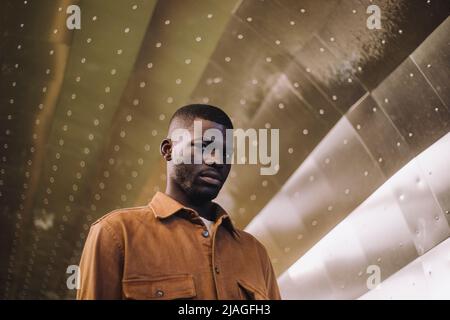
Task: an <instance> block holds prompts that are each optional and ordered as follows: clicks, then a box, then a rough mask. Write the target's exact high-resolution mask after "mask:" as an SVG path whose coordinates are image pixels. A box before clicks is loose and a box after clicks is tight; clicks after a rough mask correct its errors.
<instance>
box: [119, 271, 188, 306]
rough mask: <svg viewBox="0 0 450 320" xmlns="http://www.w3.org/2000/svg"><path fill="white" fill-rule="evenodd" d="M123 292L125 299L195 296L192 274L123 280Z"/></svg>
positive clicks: (185, 297) (161, 298) (163, 298)
mask: <svg viewBox="0 0 450 320" xmlns="http://www.w3.org/2000/svg"><path fill="white" fill-rule="evenodd" d="M122 284H123V292H124V295H125V298H126V299H136V300H144V299H157V300H165V299H187V298H192V297H195V296H196V291H195V284H194V276H193V275H192V274H176V275H166V276H158V277H154V278H145V279H135V280H124V281H123V282H122Z"/></svg>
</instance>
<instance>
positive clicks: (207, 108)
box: [169, 104, 233, 129]
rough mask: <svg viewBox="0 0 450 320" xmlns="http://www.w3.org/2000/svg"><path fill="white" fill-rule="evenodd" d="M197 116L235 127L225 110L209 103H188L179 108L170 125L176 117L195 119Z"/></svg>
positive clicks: (228, 127)
mask: <svg viewBox="0 0 450 320" xmlns="http://www.w3.org/2000/svg"><path fill="white" fill-rule="evenodd" d="M195 118H200V119H203V120H209V121H214V122H216V123H220V124H221V125H223V126H225V128H227V129H233V123H232V122H231V119H230V117H228V115H227V114H226V113H225V111H223V110H222V109H220V108H218V107H215V106H212V105H209V104H188V105H186V106H183V107H181V108H179V109H178V110H177V111H175V113H174V114H173V115H172V118H170V121H169V127H170V124H171V123H172V122H173V121H174V120H175V119H181V120H188V121H194V120H195Z"/></svg>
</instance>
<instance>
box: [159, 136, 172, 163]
mask: <svg viewBox="0 0 450 320" xmlns="http://www.w3.org/2000/svg"><path fill="white" fill-rule="evenodd" d="M160 152H161V155H162V156H163V157H164V159H165V160H166V161H170V160H172V140H170V139H169V138H166V139H164V140H163V141H161V146H160Z"/></svg>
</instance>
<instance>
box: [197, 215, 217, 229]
mask: <svg viewBox="0 0 450 320" xmlns="http://www.w3.org/2000/svg"><path fill="white" fill-rule="evenodd" d="M199 217H200V219H202V220H203V222H204V223H205V225H206V228H207V229H208V231H209V232H211V227H212V225H213V224H214V221H211V220H208V219H205V218H203V217H201V216H199Z"/></svg>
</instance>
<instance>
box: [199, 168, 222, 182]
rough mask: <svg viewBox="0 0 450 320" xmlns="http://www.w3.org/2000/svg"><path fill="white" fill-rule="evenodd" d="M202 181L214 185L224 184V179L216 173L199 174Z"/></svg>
mask: <svg viewBox="0 0 450 320" xmlns="http://www.w3.org/2000/svg"><path fill="white" fill-rule="evenodd" d="M199 178H200V180H202V181H204V182H206V183H209V184H214V185H221V184H222V177H221V176H220V175H219V174H218V173H216V172H214V171H205V172H202V173H200V174H199Z"/></svg>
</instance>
